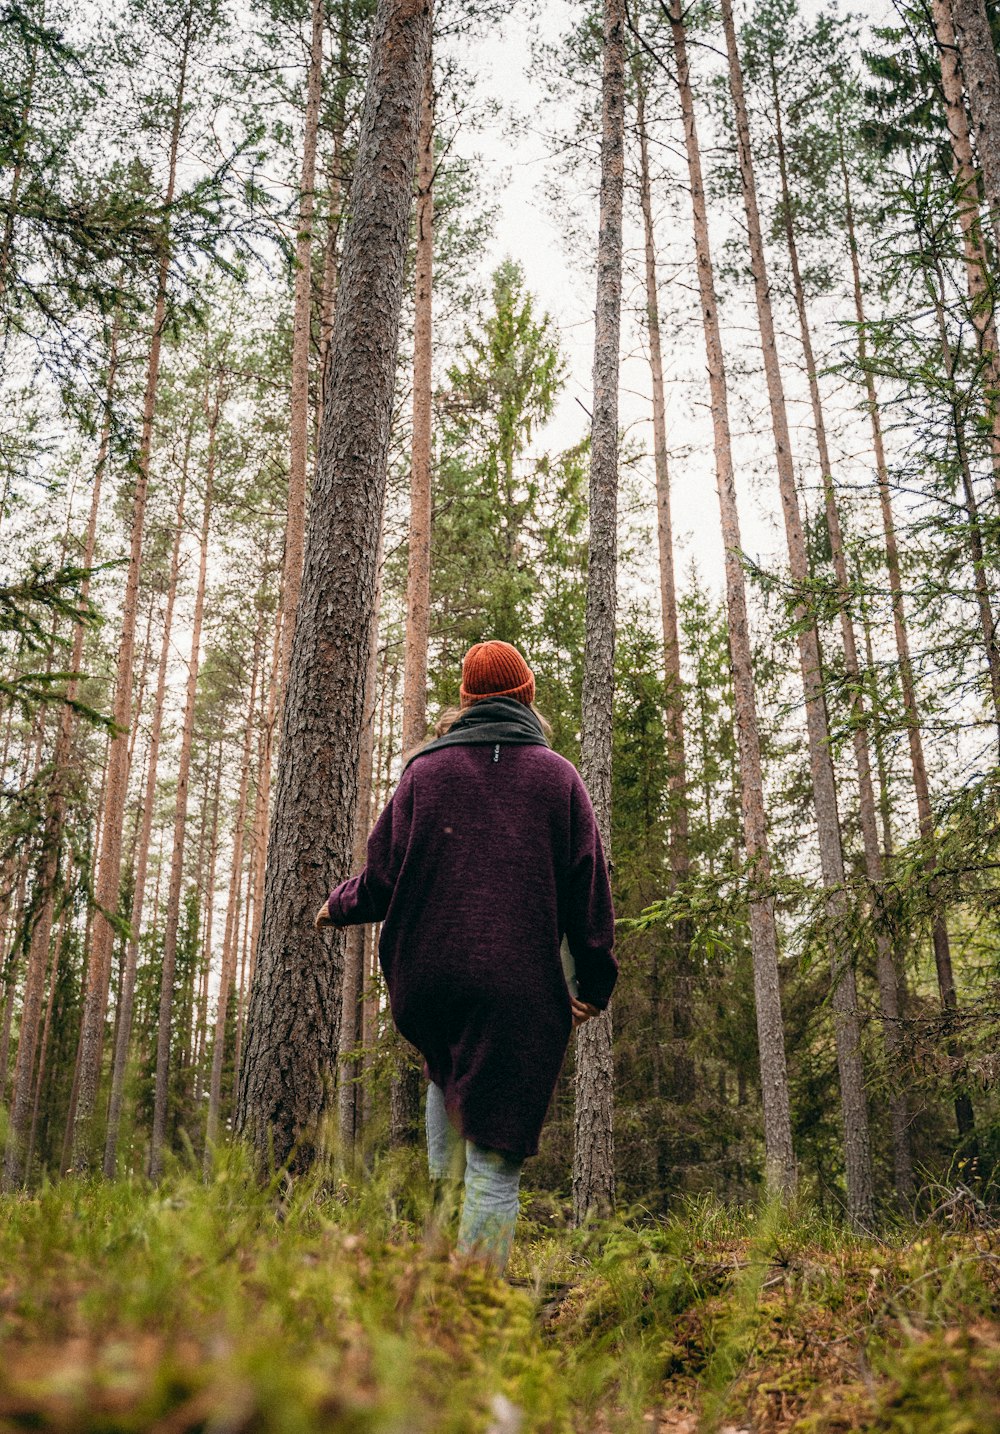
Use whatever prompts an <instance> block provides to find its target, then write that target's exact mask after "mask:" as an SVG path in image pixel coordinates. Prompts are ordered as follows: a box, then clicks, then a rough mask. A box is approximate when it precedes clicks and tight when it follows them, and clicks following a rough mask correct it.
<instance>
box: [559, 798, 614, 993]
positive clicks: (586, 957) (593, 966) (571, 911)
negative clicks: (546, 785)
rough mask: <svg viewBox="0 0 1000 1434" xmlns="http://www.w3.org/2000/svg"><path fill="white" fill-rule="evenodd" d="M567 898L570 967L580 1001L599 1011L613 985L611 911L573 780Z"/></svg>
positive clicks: (592, 821)
mask: <svg viewBox="0 0 1000 1434" xmlns="http://www.w3.org/2000/svg"><path fill="white" fill-rule="evenodd" d="M568 895H569V900H568V904H567V914H566V938H567V940H568V941H569V949H570V952H571V953H572V956H573V960H574V962H575V963H576V980H577V985H578V986H579V988H580V1000H581V1001H588V1002H589V1003H590V1004H591V1005H592V1006H596V1007H597V1008H598V1010H601V1011H603V1010H604V1008H605V1006H606V1005H607V1004H608V1002H609V1001H610V999H611V992H612V991H613V990H614V988H615V982H616V981H617V980H618V962H617V961H616V960H615V956H614V945H615V912H614V907H613V905H612V903H611V882H610V880H609V879H608V864H607V862H606V861H605V859H604V848H603V846H602V845H601V834H600V832H599V831H598V830H597V820H596V818H595V817H594V808H593V807H592V805H591V802H590V795H589V793H588V791H587V788H586V787H585V786H584V785H583V782H582V781H579V780H578V781H576V782H574V783H573V794H572V798H571V818H570V867H569V893H568Z"/></svg>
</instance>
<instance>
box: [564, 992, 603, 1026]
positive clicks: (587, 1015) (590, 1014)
mask: <svg viewBox="0 0 1000 1434" xmlns="http://www.w3.org/2000/svg"><path fill="white" fill-rule="evenodd" d="M569 1004H570V1007H571V1009H572V1011H573V1029H574V1031H576V1030H578V1029H579V1028H580V1026H585V1025H586V1024H587V1022H588V1021H592V1020H593V1019H594V1017H595V1016H599V1015H600V1014H601V1013H600V1011H599V1010H598V1009H597V1007H596V1006H592V1005H591V1004H590V1002H589V1001H581V1000H579V999H578V998H577V997H576V996H570V998H569Z"/></svg>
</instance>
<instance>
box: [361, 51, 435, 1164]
mask: <svg viewBox="0 0 1000 1434" xmlns="http://www.w3.org/2000/svg"><path fill="white" fill-rule="evenodd" d="M433 279H434V58H433V45H432V53H431V54H430V55H428V58H427V73H426V74H425V76H424V87H423V93H422V95H421V100H420V134H419V136H418V139H417V200H416V263H415V272H414V315H413V443H412V449H411V455H410V527H409V537H408V561H407V577H406V635H405V644H404V659H403V735H402V747H403V752H404V753H406V752H409V751H411V750H412V749H413V748H415V747H418V746H419V745H420V744H421V742H423V741H424V739H425V737H426V735H427V642H428V633H429V622H430V600H431V398H432V375H433V327H432V319H433ZM353 954H354V956H355V958H356V956H357V953H356V952H353ZM392 1059H393V1065H394V1069H393V1076H392V1090H391V1093H390V1111H391V1121H390V1139H391V1141H392V1143H393V1144H394V1145H409V1144H412V1143H413V1142H414V1141H415V1140H416V1139H417V1135H418V1132H419V1125H420V1095H421V1080H420V1073H419V1071H418V1070H416V1069H415V1068H414V1064H413V1058H412V1049H411V1048H410V1047H409V1046H408V1045H407V1044H406V1042H405V1041H404V1040H403V1039H402V1037H401V1036H399V1035H396V1034H395V1033H394V1035H393V1053H392Z"/></svg>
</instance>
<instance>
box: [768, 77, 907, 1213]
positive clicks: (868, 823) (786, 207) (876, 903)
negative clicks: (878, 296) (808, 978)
mask: <svg viewBox="0 0 1000 1434" xmlns="http://www.w3.org/2000/svg"><path fill="white" fill-rule="evenodd" d="M771 96H772V100H773V103H774V113H773V118H774V124H775V138H776V141H777V149H778V170H779V175H780V179H781V201H782V217H783V221H784V229H785V241H786V243H787V246H788V259H789V266H790V268H791V273H792V289H793V292H794V296H795V308H796V312H797V314H798V319H799V333H800V335H801V339H802V352H803V357H804V358H805V365H806V376H807V379H808V382H809V400H810V404H811V406H812V414H813V428H814V431H815V434H816V448H817V451H818V454H819V465H820V474H821V477H822V482H823V499H824V506H825V511H826V523H827V529H828V531H829V535H830V549H831V556H832V558H833V569H834V574H835V576H836V579H837V596H838V606H839V609H840V630H841V635H842V637H843V643H844V670H845V672H846V674H847V681H848V685H849V690H850V695H851V724H852V737H853V743H854V758H855V762H856V764H857V769H858V810H859V814H860V823H861V837H862V843H863V846H864V853H865V873H866V875H867V877H868V880H869V882H870V884H871V900H872V910H873V915H874V923H875V966H876V976H877V980H878V988H879V1006H880V1009H881V1014H882V1033H883V1035H882V1038H883V1040H884V1042H885V1047H886V1052H887V1055H888V1058H889V1061H888V1064H889V1069H890V1073H891V1074H890V1080H891V1081H892V1082H893V1084H892V1087H891V1089H890V1096H889V1105H890V1117H891V1121H892V1145H893V1169H894V1172H895V1182H896V1195H897V1198H898V1200H899V1203H900V1205H901V1207H902V1208H903V1209H904V1210H909V1208H910V1206H911V1203H912V1199H913V1161H912V1158H911V1155H910V1136H909V1127H910V1115H909V1110H908V1107H907V1100H906V1094H905V1092H904V1091H903V1090H902V1088H901V1087H900V1086H899V1085H898V1084H897V1083H896V1079H895V1078H896V1075H897V1073H898V1072H899V1069H900V1067H899V1063H898V1052H899V1048H900V1026H899V1017H900V1008H899V989H898V981H897V978H896V967H895V963H894V961H893V952H892V941H891V938H890V935H889V928H888V921H887V917H886V911H885V869H884V866H883V862H882V852H881V850H880V848H879V841H878V825H877V821H876V815H875V788H874V785H873V783H872V768H871V754H870V751H869V746H868V729H869V723H870V718H869V714H868V712H867V710H866V708H865V703H864V696H863V692H864V684H863V679H862V675H861V663H860V661H859V658H858V645H857V639H856V637H855V632H854V619H853V617H852V614H851V585H850V579H849V577H848V573H847V559H846V557H845V554H844V541H843V535H842V532H841V527H840V511H839V508H838V505H837V495H836V491H835V489H834V484H833V468H832V465H831V463H830V449H829V445H828V443H827V437H826V420H825V418H824V415H823V402H822V398H821V396H820V391H819V378H818V375H817V369H816V359H815V356H814V354H813V346H812V336H811V334H810V331H809V316H808V314H807V312H806V296H805V288H804V286H803V283H802V271H801V268H800V265H799V253H798V245H797V242H796V238H795V225H794V222H793V218H792V197H791V191H790V187H789V183H788V166H787V163H786V156H785V144H784V131H783V128H782V115H781V94H780V91H779V88H778V75H777V70H776V69H775V66H774V62H773V58H772V61H771Z"/></svg>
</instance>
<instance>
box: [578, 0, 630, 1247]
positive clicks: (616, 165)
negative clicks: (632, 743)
mask: <svg viewBox="0 0 1000 1434" xmlns="http://www.w3.org/2000/svg"><path fill="white" fill-rule="evenodd" d="M602 94H603V99H602V120H601V129H602V134H601V207H600V232H599V236H598V243H597V303H596V308H595V331H594V409H593V419H592V422H591V430H590V555H589V559H588V564H587V619H586V639H585V645H584V657H583V713H582V718H581V725H580V734H581V735H580V774H581V776H582V777H583V780H584V782H585V783H586V784H587V789H588V791H589V792H590V795H591V799H592V801H593V803H594V814H595V816H596V818H597V825H598V829H599V830H600V833H601V840H602V841H603V843H604V849H605V851H606V852H607V853H608V856H609V860H610V852H611V729H612V715H613V707H614V683H615V608H616V600H617V557H618V366H619V358H620V329H621V299H622V191H623V188H624V173H625V160H624V145H625V6H624V0H604V64H603V78H602ZM611 1045H612V1043H611V1013H610V1010H609V1011H605V1012H604V1014H603V1015H601V1016H598V1017H597V1018H596V1019H595V1020H593V1021H588V1022H587V1024H586V1025H584V1026H582V1027H581V1029H580V1031H579V1033H578V1034H577V1041H576V1116H575V1120H574V1127H573V1133H574V1143H573V1213H574V1217H575V1219H576V1221H577V1223H578V1224H580V1223H582V1222H583V1221H584V1220H586V1219H587V1218H588V1216H590V1215H592V1214H598V1215H605V1214H607V1213H609V1212H610V1211H611V1210H612V1209H613V1207H614V1200H615V1148H614V1063H613V1057H612V1048H611Z"/></svg>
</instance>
